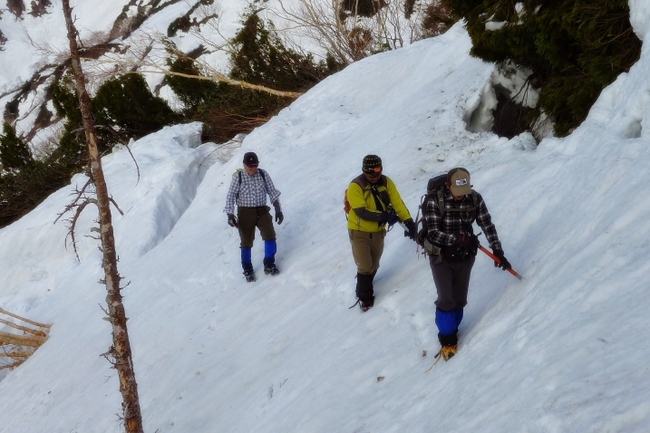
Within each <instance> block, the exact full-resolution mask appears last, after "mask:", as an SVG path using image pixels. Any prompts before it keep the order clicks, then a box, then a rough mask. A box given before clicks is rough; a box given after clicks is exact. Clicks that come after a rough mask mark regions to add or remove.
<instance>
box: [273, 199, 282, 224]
mask: <svg viewBox="0 0 650 433" xmlns="http://www.w3.org/2000/svg"><path fill="white" fill-rule="evenodd" d="M273 208H274V209H275V222H276V223H277V224H278V225H280V224H282V221H284V214H283V213H282V208H281V207H280V200H276V201H274V202H273Z"/></svg>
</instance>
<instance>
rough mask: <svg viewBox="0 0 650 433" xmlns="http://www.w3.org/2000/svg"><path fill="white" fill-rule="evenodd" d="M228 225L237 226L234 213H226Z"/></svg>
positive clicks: (237, 222)
mask: <svg viewBox="0 0 650 433" xmlns="http://www.w3.org/2000/svg"><path fill="white" fill-rule="evenodd" d="M228 225H229V226H230V227H239V221H237V217H236V216H235V214H232V213H229V214H228Z"/></svg>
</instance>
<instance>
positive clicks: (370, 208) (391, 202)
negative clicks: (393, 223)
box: [346, 174, 411, 233]
mask: <svg viewBox="0 0 650 433" xmlns="http://www.w3.org/2000/svg"><path fill="white" fill-rule="evenodd" d="M373 188H374V190H375V191H374V192H373ZM346 194H347V197H348V202H349V203H350V207H351V209H350V213H349V214H348V228H349V229H353V230H359V231H362V232H369V233H375V232H379V231H381V230H383V229H384V226H385V225H386V223H385V222H382V213H383V212H387V211H388V209H389V208H391V207H392V210H393V211H394V212H395V213H396V214H397V216H398V217H399V219H400V220H401V221H406V220H408V219H411V214H410V213H409V211H408V209H407V208H406V205H405V204H404V201H402V197H401V196H400V195H399V192H398V191H397V188H396V187H395V184H394V183H393V181H392V180H391V179H390V178H389V177H387V176H383V175H382V176H381V178H379V181H378V182H377V183H376V184H374V185H372V184H370V183H369V182H368V181H367V180H366V178H365V176H364V175H363V174H361V175H360V176H359V177H357V178H355V179H354V180H352V182H350V186H348V190H347V192H346Z"/></svg>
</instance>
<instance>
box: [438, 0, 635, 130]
mask: <svg viewBox="0 0 650 433" xmlns="http://www.w3.org/2000/svg"><path fill="white" fill-rule="evenodd" d="M443 2H444V3H445V5H446V6H448V7H450V8H451V9H452V10H453V11H454V12H455V13H456V14H458V15H459V16H462V17H465V19H466V20H467V29H468V31H469V34H470V36H471V38H472V42H473V48H472V55H474V56H476V57H479V58H481V59H484V60H486V61H490V62H497V63H503V62H505V61H507V60H510V61H512V62H514V63H515V64H516V65H519V66H522V67H526V68H529V69H530V70H531V71H532V75H531V76H530V82H531V83H532V84H533V85H534V86H535V87H536V88H538V89H540V100H539V107H538V110H536V111H534V112H533V113H536V115H539V113H540V110H543V111H545V112H546V113H548V114H550V115H551V117H552V119H553V121H554V123H555V133H556V134H557V135H560V136H563V135H566V134H568V133H570V132H571V130H572V129H573V128H575V127H577V126H578V125H579V124H580V123H581V122H582V121H583V120H584V119H585V117H586V116H587V114H588V112H589V109H590V108H591V106H592V105H593V103H594V102H595V101H596V99H597V98H598V95H599V94H600V92H601V91H602V89H603V88H604V87H606V86H607V85H609V84H610V83H611V82H613V81H614V80H615V79H616V77H617V76H618V75H619V74H621V73H622V72H627V71H628V70H629V69H630V67H631V66H632V65H633V64H634V63H635V62H636V61H637V60H638V58H639V56H640V52H641V41H639V39H638V38H637V37H636V35H635V34H634V32H633V31H632V27H631V25H630V21H629V5H628V1H627V0H555V1H544V0H524V1H515V0H499V1H493V0H443ZM490 23H492V24H494V23H500V24H501V26H500V27H497V28H489V27H488V25H489V24H490Z"/></svg>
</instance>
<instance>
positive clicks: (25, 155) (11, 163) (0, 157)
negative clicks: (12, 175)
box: [0, 123, 34, 169]
mask: <svg viewBox="0 0 650 433" xmlns="http://www.w3.org/2000/svg"><path fill="white" fill-rule="evenodd" d="M0 162H1V163H2V165H3V167H4V168H5V169H8V168H15V169H20V168H24V167H25V166H27V165H29V164H32V163H33V162H34V159H33V158H32V154H31V153H30V152H29V148H28V147H27V144H25V142H23V141H22V140H21V139H20V138H18V136H17V135H16V129H15V128H14V127H13V126H11V125H10V124H8V123H5V124H4V127H3V133H2V135H0Z"/></svg>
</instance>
